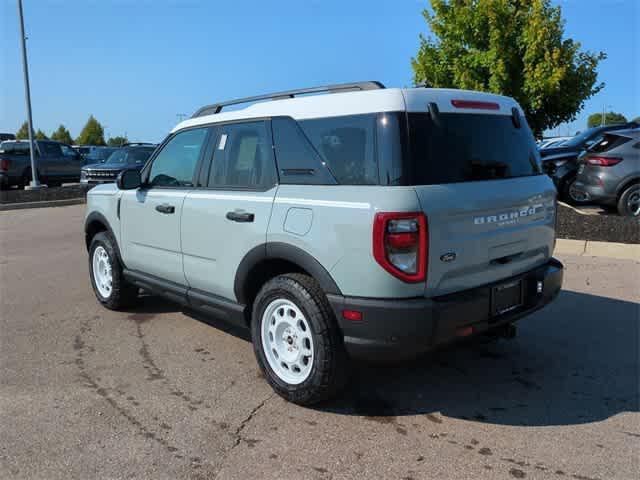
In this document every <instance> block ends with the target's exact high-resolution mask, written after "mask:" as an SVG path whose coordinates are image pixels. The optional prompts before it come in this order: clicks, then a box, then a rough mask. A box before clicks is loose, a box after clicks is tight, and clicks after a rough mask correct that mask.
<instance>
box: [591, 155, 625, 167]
mask: <svg viewBox="0 0 640 480" xmlns="http://www.w3.org/2000/svg"><path fill="white" fill-rule="evenodd" d="M621 161H622V159H621V158H617V157H589V158H587V163H588V164H589V165H599V166H600V167H613V166H614V165H617V164H619V163H620V162H621Z"/></svg>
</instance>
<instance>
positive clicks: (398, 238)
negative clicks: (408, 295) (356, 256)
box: [373, 212, 429, 283]
mask: <svg viewBox="0 0 640 480" xmlns="http://www.w3.org/2000/svg"><path fill="white" fill-rule="evenodd" d="M428 236H429V235H428V230H427V217H425V215H424V214H423V213H415V212H413V213H395V212H393V213H392V212H382V213H377V214H376V216H375V219H374V222H373V256H374V258H375V259H376V261H377V262H378V263H379V264H380V265H381V266H382V268H384V269H385V270H386V271H387V272H389V273H391V274H392V275H393V276H395V277H397V278H399V279H400V280H402V281H405V282H412V283H415V282H424V281H425V280H426V276H427V251H428Z"/></svg>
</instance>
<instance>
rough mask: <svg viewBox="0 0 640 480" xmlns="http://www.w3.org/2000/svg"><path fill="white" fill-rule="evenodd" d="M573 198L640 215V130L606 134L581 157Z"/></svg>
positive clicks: (626, 214) (572, 189)
mask: <svg viewBox="0 0 640 480" xmlns="http://www.w3.org/2000/svg"><path fill="white" fill-rule="evenodd" d="M570 195H571V198H572V200H574V201H575V202H580V203H584V202H593V203H599V204H601V205H608V206H614V207H616V208H617V209H618V213H620V215H623V216H631V217H639V216H640V128H634V129H630V130H619V131H616V132H610V133H607V134H605V136H604V138H602V140H600V141H599V142H598V143H596V144H595V145H593V146H592V147H591V148H590V149H589V151H588V153H587V154H586V155H585V156H583V157H581V159H580V164H579V166H578V175H577V177H576V181H575V183H574V184H573V186H572V188H571V190H570Z"/></svg>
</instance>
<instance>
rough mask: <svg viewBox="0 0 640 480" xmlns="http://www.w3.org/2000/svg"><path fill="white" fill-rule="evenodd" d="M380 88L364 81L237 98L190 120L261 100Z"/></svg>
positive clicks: (213, 106)
mask: <svg viewBox="0 0 640 480" xmlns="http://www.w3.org/2000/svg"><path fill="white" fill-rule="evenodd" d="M380 88H385V86H384V85H383V84H382V83H381V82H378V81H366V82H352V83H337V84H335V85H322V86H319V87H310V88H300V89H297V90H287V91H284V92H275V93H267V94H265V95H257V96H255V97H246V98H238V99H235V100H227V101H226V102H220V103H214V104H212V105H205V106H204V107H202V108H200V109H199V110H198V111H196V113H194V114H193V115H192V116H191V118H196V117H202V116H204V115H211V114H215V113H220V112H221V111H222V109H223V108H224V107H228V106H230V105H239V104H242V103H252V102H258V101H261V100H282V99H284V98H293V97H295V96H298V95H307V94H311V93H339V92H348V91H354V90H377V89H380Z"/></svg>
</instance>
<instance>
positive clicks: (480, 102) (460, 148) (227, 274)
mask: <svg viewBox="0 0 640 480" xmlns="http://www.w3.org/2000/svg"><path fill="white" fill-rule="evenodd" d="M311 94H313V95H311ZM244 103H246V104H249V106H247V107H245V108H240V109H238V108H236V109H233V110H229V109H226V107H228V106H230V105H236V104H244ZM223 109H225V111H224V112H223V111H222V110H223ZM555 216H556V190H555V188H554V186H553V183H552V181H551V180H550V179H549V177H548V176H546V175H544V174H543V173H542V172H541V168H540V158H539V156H538V152H537V149H536V144H535V141H534V138H533V136H532V134H531V131H530V130H529V127H528V125H527V122H526V119H525V117H524V114H523V111H522V109H521V108H520V106H519V105H518V104H517V103H516V102H515V101H514V100H513V99H511V98H507V97H502V96H498V95H491V94H486V93H478V92H471V91H463V90H445V89H431V88H409V89H397V88H388V89H387V88H384V87H383V86H382V85H381V84H380V83H378V82H360V83H351V84H341V85H330V86H325V87H316V88H307V89H302V90H295V91H288V92H278V93H273V94H269V95H264V96H259V97H251V98H245V99H239V100H232V101H228V102H223V103H218V104H214V105H209V106H206V107H203V108H201V109H200V110H198V111H197V112H196V113H195V114H194V115H193V117H192V118H190V119H189V120H186V121H184V122H182V123H180V124H179V125H178V126H177V127H175V128H174V130H173V131H172V132H171V133H170V134H169V136H168V137H167V138H166V139H165V140H164V142H163V143H162V144H161V145H160V146H159V147H158V148H157V149H156V151H155V152H154V154H153V155H152V156H151V158H150V159H149V160H148V162H147V163H146V165H145V167H144V168H143V169H142V171H141V172H138V171H134V170H127V171H124V172H122V173H121V174H120V175H119V177H118V180H117V182H116V184H111V185H100V186H97V187H96V188H94V189H93V190H91V191H90V192H89V193H88V197H87V212H86V223H85V232H86V244H87V247H88V250H89V268H90V275H91V282H92V285H93V288H94V291H95V294H96V296H97V298H98V300H99V301H100V302H101V303H102V304H103V305H104V306H105V307H107V308H111V309H122V308H125V307H126V306H129V305H131V303H132V302H134V301H135V300H136V297H137V295H138V292H139V289H143V290H145V291H149V292H155V293H157V294H160V295H163V296H165V297H167V298H169V299H171V300H173V301H176V302H179V303H181V304H183V305H184V306H186V307H188V308H194V309H200V310H204V311H207V312H210V313H212V314H215V315H217V316H220V317H223V318H225V319H226V320H228V321H229V322H233V323H235V324H238V325H241V326H244V327H248V328H250V330H251V334H252V338H253V346H254V350H255V354H256V358H257V361H258V364H259V366H260V368H261V369H262V371H263V372H264V374H265V376H266V378H267V380H268V381H269V383H270V384H271V386H272V387H273V388H274V390H275V391H276V392H277V393H278V394H280V395H281V396H283V397H284V398H286V399H288V400H290V401H292V402H295V403H299V404H312V403H315V402H319V401H322V400H325V399H327V398H329V397H331V396H332V395H334V394H335V393H336V392H337V391H339V389H340V388H341V387H342V386H343V385H344V383H345V381H346V378H347V372H348V361H349V359H350V358H352V359H364V360H373V361H378V362H380V361H397V360H400V359H405V358H407V357H413V356H416V355H418V354H420V353H423V352H426V351H428V350H431V349H433V348H434V347H437V346H440V345H443V344H445V343H448V342H451V341H453V340H456V339H459V338H461V337H466V336H470V335H475V334H479V333H487V332H492V331H493V332H499V331H503V332H504V331H510V332H512V331H513V326H512V325H513V322H515V321H516V320H518V319H519V318H521V317H523V316H525V315H528V314H529V313H531V312H533V311H535V310H537V309H539V308H541V307H543V306H544V305H546V304H547V303H549V302H550V301H551V300H553V299H554V298H555V297H556V295H557V294H558V292H559V291H560V288H561V284H562V276H563V267H562V264H561V263H560V262H558V261H557V260H555V259H553V258H552V253H553V248H554V244H555Z"/></svg>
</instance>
